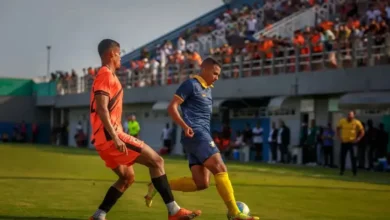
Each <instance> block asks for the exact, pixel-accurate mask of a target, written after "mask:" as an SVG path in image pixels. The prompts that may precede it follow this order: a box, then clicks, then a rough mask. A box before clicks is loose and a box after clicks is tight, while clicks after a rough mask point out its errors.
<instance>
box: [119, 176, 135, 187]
mask: <svg viewBox="0 0 390 220" xmlns="http://www.w3.org/2000/svg"><path fill="white" fill-rule="evenodd" d="M134 181H135V177H134V175H126V176H123V177H121V178H120V179H119V182H120V184H119V185H120V188H121V190H122V191H125V190H126V189H127V188H129V187H130V186H131V185H132V184H133V183H134Z"/></svg>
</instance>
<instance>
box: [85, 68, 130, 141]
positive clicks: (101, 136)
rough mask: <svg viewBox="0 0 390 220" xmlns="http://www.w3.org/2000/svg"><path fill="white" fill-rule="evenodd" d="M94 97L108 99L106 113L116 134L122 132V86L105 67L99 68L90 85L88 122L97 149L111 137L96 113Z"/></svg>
mask: <svg viewBox="0 0 390 220" xmlns="http://www.w3.org/2000/svg"><path fill="white" fill-rule="evenodd" d="M96 95H106V96H108V97H109V102H108V111H109V112H110V120H111V123H112V126H113V127H114V128H115V130H116V131H117V132H122V131H123V128H122V123H121V119H122V103H123V89H122V85H121V83H120V81H119V79H118V77H117V76H116V75H115V74H114V73H112V72H111V70H109V69H108V68H107V67H105V66H103V67H102V68H100V70H99V72H98V73H97V74H96V78H95V80H94V82H93V85H92V91H91V100H90V120H91V125H92V138H91V139H92V143H93V144H94V145H95V147H96V148H99V146H100V145H102V144H104V143H106V142H107V141H110V140H111V136H110V134H109V133H108V131H107V130H106V129H105V128H104V125H103V122H102V121H101V120H100V117H99V115H98V114H97V112H96V101H95V96H96Z"/></svg>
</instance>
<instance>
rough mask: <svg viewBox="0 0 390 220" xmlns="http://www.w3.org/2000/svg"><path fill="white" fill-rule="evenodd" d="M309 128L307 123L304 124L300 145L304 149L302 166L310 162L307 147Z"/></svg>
mask: <svg viewBox="0 0 390 220" xmlns="http://www.w3.org/2000/svg"><path fill="white" fill-rule="evenodd" d="M308 130H309V126H308V124H307V121H305V122H303V123H302V126H301V133H300V136H299V145H300V146H301V148H302V164H306V163H308V162H309V158H310V157H309V147H308V146H307V144H306V143H307V134H308Z"/></svg>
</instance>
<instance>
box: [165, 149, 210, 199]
mask: <svg viewBox="0 0 390 220" xmlns="http://www.w3.org/2000/svg"><path fill="white" fill-rule="evenodd" d="M187 148H188V147H187ZM188 151H189V152H191V149H188ZM188 162H189V166H190V170H191V173H192V176H191V177H181V178H178V179H172V180H170V181H169V185H170V186H171V189H172V190H173V191H180V192H195V191H199V190H204V189H207V188H208V186H209V182H210V172H209V171H208V170H207V169H206V168H205V167H204V166H203V164H202V162H201V161H199V160H198V159H197V158H196V156H195V155H193V154H192V153H189V154H188Z"/></svg>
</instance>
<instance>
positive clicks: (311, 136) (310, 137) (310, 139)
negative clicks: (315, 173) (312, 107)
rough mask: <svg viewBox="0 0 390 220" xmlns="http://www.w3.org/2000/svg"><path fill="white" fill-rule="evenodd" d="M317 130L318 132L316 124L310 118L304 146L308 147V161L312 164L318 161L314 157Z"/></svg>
mask: <svg viewBox="0 0 390 220" xmlns="http://www.w3.org/2000/svg"><path fill="white" fill-rule="evenodd" d="M317 132H318V127H317V125H316V121H315V120H314V119H312V120H311V122H310V128H309V129H308V130H307V140H306V146H307V149H308V162H309V164H311V165H314V164H315V163H316V162H318V161H317V159H316V149H317V146H316V141H317Z"/></svg>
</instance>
